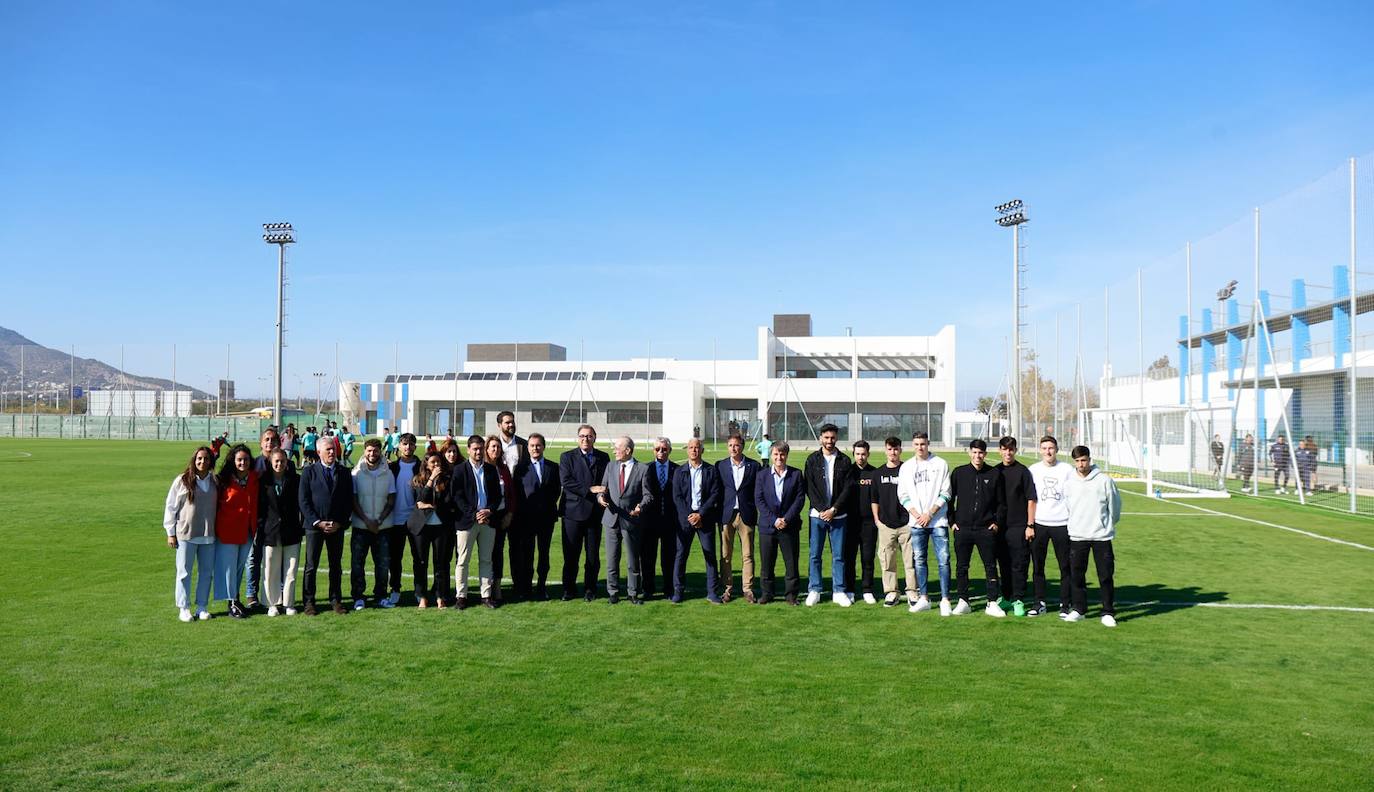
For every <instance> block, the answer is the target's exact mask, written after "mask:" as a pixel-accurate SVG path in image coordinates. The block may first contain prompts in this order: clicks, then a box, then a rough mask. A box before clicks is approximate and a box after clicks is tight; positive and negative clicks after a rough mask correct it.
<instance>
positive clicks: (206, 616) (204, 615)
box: [196, 608, 210, 621]
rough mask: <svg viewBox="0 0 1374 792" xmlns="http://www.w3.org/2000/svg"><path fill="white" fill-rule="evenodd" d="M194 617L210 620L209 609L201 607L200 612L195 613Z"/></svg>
mask: <svg viewBox="0 0 1374 792" xmlns="http://www.w3.org/2000/svg"><path fill="white" fill-rule="evenodd" d="M196 618H197V619H200V620H201V621H210V611H208V610H205V609H204V608H201V609H200V612H198V613H197V614H196Z"/></svg>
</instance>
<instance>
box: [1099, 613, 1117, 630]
mask: <svg viewBox="0 0 1374 792" xmlns="http://www.w3.org/2000/svg"><path fill="white" fill-rule="evenodd" d="M1102 626H1103V627H1115V626H1116V617H1115V616H1113V615H1111V614H1110V613H1107V614H1103V616H1102Z"/></svg>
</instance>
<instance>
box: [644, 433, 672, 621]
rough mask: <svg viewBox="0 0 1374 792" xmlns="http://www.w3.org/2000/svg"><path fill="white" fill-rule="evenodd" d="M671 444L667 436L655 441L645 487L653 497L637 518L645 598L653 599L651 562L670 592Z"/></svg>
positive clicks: (666, 589) (664, 586) (652, 567)
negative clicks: (656, 563) (660, 569)
mask: <svg viewBox="0 0 1374 792" xmlns="http://www.w3.org/2000/svg"><path fill="white" fill-rule="evenodd" d="M672 453H673V443H672V441H670V440H669V439H668V438H666V437H660V438H658V439H657V440H655V441H654V461H652V462H650V463H649V477H648V478H647V479H645V480H644V485H645V486H646V487H648V488H649V492H650V494H652V495H653V496H654V499H653V501H652V502H651V503H650V504H649V508H648V509H647V510H646V511H645V512H644V515H643V516H642V517H641V518H640V525H641V527H640V540H639V571H640V572H641V573H642V574H643V577H644V596H645V597H646V598H647V597H652V596H654V591H655V589H654V563H655V561H656V560H657V561H659V562H661V563H660V564H659V566H660V567H661V568H662V570H663V593H664V595H670V594H672V592H673V570H674V569H675V568H676V566H677V526H678V520H677V504H676V503H675V502H674V501H673V477H674V476H676V475H677V469H678V467H679V465H678V463H676V462H673V461H671V460H669V459H668V456H669V455H670V454H672Z"/></svg>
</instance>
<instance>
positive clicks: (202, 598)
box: [176, 541, 215, 610]
mask: <svg viewBox="0 0 1374 792" xmlns="http://www.w3.org/2000/svg"><path fill="white" fill-rule="evenodd" d="M193 567H200V577H199V578H198V579H197V580H196V608H197V609H198V610H206V609H208V608H209V605H210V581H211V580H212V579H213V578H214V575H215V545H214V543H210V544H191V543H190V542H185V541H180V542H177V588H176V602H177V607H178V608H189V607H191V571H192V568H193Z"/></svg>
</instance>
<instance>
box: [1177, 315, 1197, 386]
mask: <svg viewBox="0 0 1374 792" xmlns="http://www.w3.org/2000/svg"><path fill="white" fill-rule="evenodd" d="M1178 337H1179V338H1182V339H1183V340H1182V341H1180V342H1179V343H1178V373H1179V377H1178V403H1179V404H1184V403H1186V402H1187V401H1188V384H1187V383H1188V377H1189V376H1191V375H1192V372H1191V371H1189V370H1188V364H1189V363H1190V362H1192V357H1193V356H1192V355H1190V354H1188V344H1189V340H1188V317H1186V316H1180V317H1179V318H1178Z"/></svg>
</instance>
